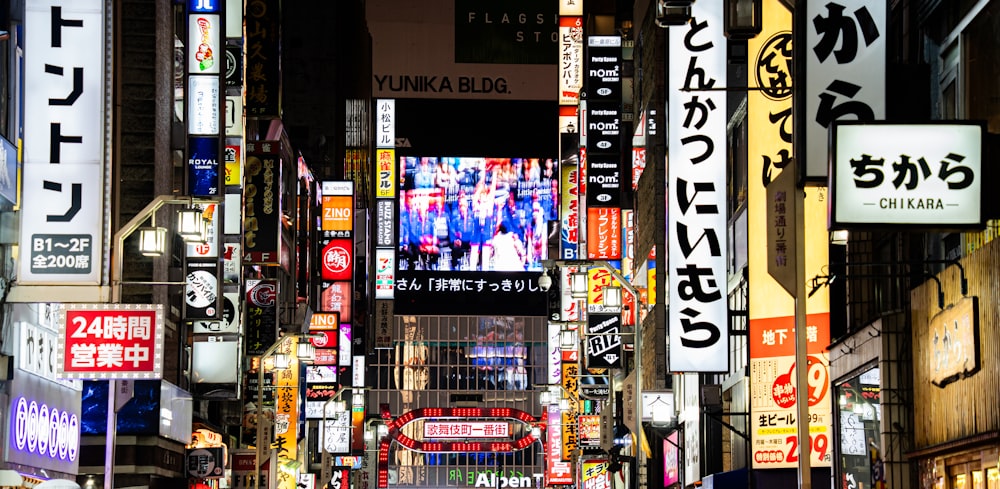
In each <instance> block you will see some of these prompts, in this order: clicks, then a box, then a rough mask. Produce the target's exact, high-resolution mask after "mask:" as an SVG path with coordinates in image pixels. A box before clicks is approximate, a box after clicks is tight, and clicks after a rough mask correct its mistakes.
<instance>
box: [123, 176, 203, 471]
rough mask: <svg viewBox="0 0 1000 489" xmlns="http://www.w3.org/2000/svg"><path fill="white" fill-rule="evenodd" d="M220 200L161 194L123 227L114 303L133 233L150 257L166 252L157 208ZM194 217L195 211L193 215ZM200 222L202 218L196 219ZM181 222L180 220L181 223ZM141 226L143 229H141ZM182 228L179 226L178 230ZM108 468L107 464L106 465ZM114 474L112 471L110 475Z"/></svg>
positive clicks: (161, 283) (200, 214)
mask: <svg viewBox="0 0 1000 489" xmlns="http://www.w3.org/2000/svg"><path fill="white" fill-rule="evenodd" d="M218 203H219V202H218V201H215V200H208V199H196V198H194V197H177V196H174V195H160V196H157V197H156V198H154V199H153V200H152V201H151V202H150V203H148V204H146V207H143V208H142V210H141V211H139V212H138V213H137V214H136V215H135V217H133V218H132V219H130V220H129V221H128V222H127V223H125V225H124V226H122V227H121V228H120V229H119V230H118V231H117V232H115V236H114V250H113V251H114V260H113V262H112V266H111V302H112V303H117V302H121V295H122V267H123V264H124V263H125V239H126V238H128V237H129V236H131V235H132V233H134V232H136V231H139V238H140V243H139V251H140V252H141V253H142V254H144V255H146V256H160V255H162V254H163V253H164V252H165V251H166V229H164V228H162V227H157V226H156V211H158V210H160V208H161V207H163V206H165V205H184V206H187V207H188V208H190V207H191V206H193V205H196V204H218ZM195 212H196V213H197V217H198V219H199V220H200V222H201V223H200V228H199V229H200V233H201V234H199V235H198V236H199V237H200V238H199V239H200V240H201V241H204V240H205V219H204V217H203V214H202V212H201V211H200V210H197V209H195ZM192 216H193V214H192ZM147 220H152V224H153V225H152V226H151V227H142V225H143V224H144V223H145V222H146V221H147ZM195 222H198V221H195ZM178 224H180V223H178ZM140 228H141V229H140ZM180 231H181V229H180V228H178V232H180ZM183 284H184V282H177V283H171V282H160V283H150V285H183ZM105 469H107V467H105ZM107 475H111V474H107Z"/></svg>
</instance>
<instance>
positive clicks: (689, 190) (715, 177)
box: [667, 2, 729, 372]
mask: <svg viewBox="0 0 1000 489" xmlns="http://www.w3.org/2000/svg"><path fill="white" fill-rule="evenodd" d="M692 15H693V18H692V19H691V21H690V22H689V23H688V24H686V25H684V26H677V27H671V28H670V29H669V32H668V34H669V35H670V51H671V52H670V56H669V59H670V66H668V67H667V72H668V73H669V79H668V82H667V86H669V87H670V90H668V99H669V103H668V104H667V107H668V108H669V112H668V113H667V117H668V124H667V127H668V128H669V130H668V134H667V137H668V143H667V147H668V148H669V161H670V165H669V168H668V172H667V180H668V183H667V187H668V188H670V199H669V203H668V210H667V216H669V220H668V222H667V227H668V230H667V241H668V242H669V244H670V248H669V253H668V254H667V256H668V260H667V266H668V270H669V272H668V276H669V277H670V280H669V287H670V288H669V290H670V293H669V297H670V307H669V308H668V309H669V317H668V321H669V334H670V352H669V355H670V357H669V368H670V370H672V371H674V372H725V371H726V370H728V366H729V326H728V322H727V314H728V307H727V304H726V294H725V292H726V289H725V287H726V92H725V91H721V90H710V89H718V88H723V87H724V86H725V84H726V38H725V36H724V35H723V30H722V26H723V24H722V2H696V3H695V4H694V6H693V7H692Z"/></svg>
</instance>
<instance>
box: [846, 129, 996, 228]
mask: <svg viewBox="0 0 1000 489" xmlns="http://www.w3.org/2000/svg"><path fill="white" fill-rule="evenodd" d="M984 131H985V126H984V125H983V123H981V122H964V121H949V122H947V123H941V124H886V123H857V122H853V123H836V124H834V125H833V133H832V138H833V139H832V142H833V157H832V159H831V165H832V169H831V171H830V191H831V194H832V198H833V203H832V208H831V213H830V227H831V228H833V229H845V228H847V227H852V226H858V225H878V226H884V225H899V226H907V227H912V226H924V227H938V228H968V227H983V226H985V218H984V217H983V188H982V180H983V176H982V171H983V132H984Z"/></svg>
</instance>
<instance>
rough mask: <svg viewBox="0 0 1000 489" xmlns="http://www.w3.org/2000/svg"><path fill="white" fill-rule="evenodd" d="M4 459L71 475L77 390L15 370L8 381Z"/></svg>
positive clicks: (75, 465) (75, 451)
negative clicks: (11, 378) (13, 375)
mask: <svg viewBox="0 0 1000 489" xmlns="http://www.w3.org/2000/svg"><path fill="white" fill-rule="evenodd" d="M10 384H11V385H10V389H11V392H15V393H16V394H15V395H11V397H10V404H8V405H5V406H4V407H3V408H4V410H5V411H6V414H5V415H4V418H5V419H6V420H7V427H8V429H7V433H8V437H7V446H6V450H5V458H4V459H5V460H6V461H7V462H8V463H12V464H22V465H25V466H30V467H37V468H40V469H46V470H56V471H59V472H64V473H70V474H75V473H76V472H77V469H78V465H79V464H78V462H79V460H78V456H79V450H80V396H81V393H80V391H79V390H73V389H70V388H69V387H66V386H65V385H61V384H57V383H55V382H51V381H48V380H45V379H43V378H41V377H37V376H35V375H31V374H28V373H26V372H18V375H16V376H15V378H14V379H13V380H12V381H10Z"/></svg>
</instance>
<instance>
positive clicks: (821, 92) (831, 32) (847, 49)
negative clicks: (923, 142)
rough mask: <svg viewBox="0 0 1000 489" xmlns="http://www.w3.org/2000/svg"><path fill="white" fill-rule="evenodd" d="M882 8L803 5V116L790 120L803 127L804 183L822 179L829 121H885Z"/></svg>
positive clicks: (860, 0) (848, 2) (849, 1)
mask: <svg viewBox="0 0 1000 489" xmlns="http://www.w3.org/2000/svg"><path fill="white" fill-rule="evenodd" d="M885 6H886V2H872V1H869V0H838V1H837V2H804V4H803V8H802V10H804V16H805V17H804V18H805V20H806V21H805V22H803V23H802V26H803V27H805V28H806V32H805V49H802V50H798V53H800V54H802V56H803V57H804V58H805V67H804V69H803V70H802V71H801V73H802V78H804V81H805V84H804V85H805V100H804V102H805V103H804V104H802V105H804V106H805V114H802V116H801V117H800V116H799V115H796V116H795V119H796V120H797V121H799V124H801V125H804V126H805V132H804V134H803V138H802V139H803V141H804V142H805V144H804V145H803V146H804V148H805V155H803V156H805V163H804V167H805V176H806V178H807V179H821V180H825V179H826V176H827V175H826V172H827V150H828V148H827V131H828V129H829V128H830V124H831V123H832V122H833V121H835V120H858V121H873V120H880V119H884V118H885V98H886V86H885V60H886V41H885V37H886V36H885V28H886V7H885ZM797 83H798V82H797ZM796 105H797V106H798V105H800V104H798V103H796ZM796 156H798V155H796Z"/></svg>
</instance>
